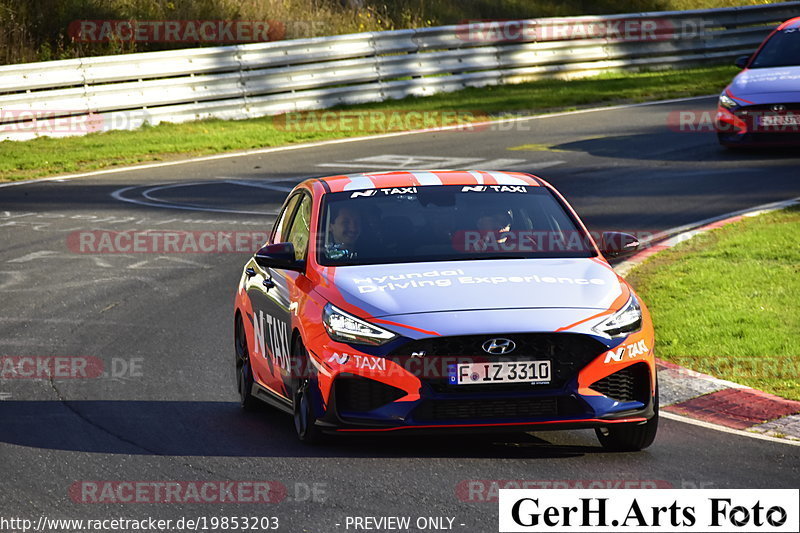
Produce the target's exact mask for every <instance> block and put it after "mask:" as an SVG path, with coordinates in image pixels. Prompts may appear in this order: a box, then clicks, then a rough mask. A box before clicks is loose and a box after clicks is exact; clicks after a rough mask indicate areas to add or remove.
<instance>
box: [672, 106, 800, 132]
mask: <svg viewBox="0 0 800 533" xmlns="http://www.w3.org/2000/svg"><path fill="white" fill-rule="evenodd" d="M667 127H668V128H669V129H670V130H672V131H674V132H678V133H713V132H720V133H738V132H745V131H746V132H755V133H800V114H795V113H791V112H786V111H747V112H737V113H731V112H730V111H709V110H708V109H682V110H679V111H671V112H670V113H669V114H668V115H667Z"/></svg>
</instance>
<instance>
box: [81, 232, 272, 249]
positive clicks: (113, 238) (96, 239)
mask: <svg viewBox="0 0 800 533" xmlns="http://www.w3.org/2000/svg"><path fill="white" fill-rule="evenodd" d="M268 238H269V234H267V233H266V232H263V231H183V230H176V231H170V230H150V229H148V230H141V231H109V230H85V231H74V232H72V233H70V234H69V235H67V248H69V250H70V251H71V252H73V253H77V254H128V253H137V254H145V253H152V254H188V253H194V254H197V253H206V254H220V253H253V252H255V251H256V250H258V249H259V248H261V247H262V246H263V245H264V243H265V242H266V240H267V239H268Z"/></svg>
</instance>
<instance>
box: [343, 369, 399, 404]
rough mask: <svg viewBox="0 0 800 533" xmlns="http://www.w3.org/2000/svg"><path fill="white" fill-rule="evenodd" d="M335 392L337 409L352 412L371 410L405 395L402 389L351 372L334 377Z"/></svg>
mask: <svg viewBox="0 0 800 533" xmlns="http://www.w3.org/2000/svg"><path fill="white" fill-rule="evenodd" d="M335 394H336V409H337V411H340V412H354V413H363V412H367V411H372V410H373V409H377V408H378V407H381V406H382V405H386V404H387V403H391V402H393V401H395V400H397V399H399V398H402V397H403V396H405V395H406V393H405V391H403V390H402V389H398V388H396V387H392V386H391V385H386V384H385V383H381V382H380V381H375V380H373V379H367V378H362V377H359V376H354V375H352V374H341V375H340V376H339V377H338V378H336V382H335Z"/></svg>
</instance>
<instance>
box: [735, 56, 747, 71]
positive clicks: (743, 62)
mask: <svg viewBox="0 0 800 533" xmlns="http://www.w3.org/2000/svg"><path fill="white" fill-rule="evenodd" d="M750 57H751V56H739V57H737V58H736V61H734V62H733V63H734V65H736V66H737V67H739V68H745V67H746V66H747V64H748V63H749V62H750Z"/></svg>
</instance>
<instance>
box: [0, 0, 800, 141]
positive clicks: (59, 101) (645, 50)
mask: <svg viewBox="0 0 800 533" xmlns="http://www.w3.org/2000/svg"><path fill="white" fill-rule="evenodd" d="M798 15H800V1H794V2H784V3H779V4H767V5H759V6H746V7H736V8H725V9H712V10H691V11H673V12H655V13H635V14H622V15H610V16H585V17H570V18H553V19H534V20H527V21H519V25H524V26H525V27H527V28H536V27H539V28H542V27H554V26H559V25H561V26H562V27H568V28H580V27H584V28H588V27H590V26H591V25H592V24H602V25H605V26H606V27H608V26H613V25H614V24H615V23H618V24H620V25H624V24H625V23H626V21H632V22H631V23H638V24H642V23H644V22H648V23H650V24H652V25H654V27H656V28H657V30H656V31H655V32H654V33H653V34H651V36H652V37H654V38H653V39H644V40H636V39H634V40H625V39H619V38H613V37H611V38H609V37H595V38H570V37H577V35H561V36H560V37H559V39H549V40H538V41H537V40H534V39H535V38H536V37H535V35H533V32H530V33H529V34H525V33H523V34H520V35H519V36H518V38H514V39H513V40H508V38H507V36H504V35H502V34H494V35H492V34H483V35H481V37H480V38H478V39H473V38H471V37H470V35H469V34H468V33H467V32H468V31H469V26H467V25H462V26H441V27H435V28H422V29H411V30H398V31H387V32H373V33H360V34H352V35H339V36H333V37H320V38H312V39H300V40H293V41H278V42H270V43H258V44H247V45H237V46H222V47H215V48H194V49H186V50H176V51H166V52H148V53H140V54H125V55H118V56H103V57H91V58H81V59H70V60H64V61H49V62H42V63H30V64H22V65H9V66H0V140H5V139H12V140H24V139H30V138H33V137H36V136H41V135H53V136H61V135H76V134H82V133H86V132H90V131H100V130H109V129H134V128H137V127H139V126H141V125H142V124H143V123H149V124H157V123H159V122H163V121H166V122H184V121H190V120H198V119H204V118H212V117H215V118H223V119H242V118H252V117H259V116H266V115H275V114H281V113H287V112H291V111H306V110H312V109H321V108H326V107H330V106H333V105H338V104H356V103H367V102H378V101H383V100H386V99H392V98H402V97H405V96H425V95H430V94H433V93H436V92H441V91H453V90H458V89H462V88H466V87H484V86H488V85H498V84H505V83H517V82H521V81H528V80H533V79H539V78H543V77H565V78H570V77H579V76H586V75H591V74H596V73H599V72H603V71H610V70H624V69H663V68H672V67H675V66H681V67H682V66H694V65H703V64H711V63H719V62H725V61H728V60H731V59H732V58H735V57H737V56H739V55H742V54H745V53H749V52H751V51H753V50H754V49H755V48H756V47H757V46H758V44H759V43H760V42H761V41H762V40H763V38H764V37H765V36H766V35H767V34H768V32H769V31H770V30H771V29H772V28H773V27H774V26H775V25H776V24H777V23H779V22H781V21H783V20H786V19H788V18H791V17H793V16H798ZM505 24H508V23H507V22H506V23H505ZM36 115H41V118H40V119H39V120H32V118H33V117H34V116H36ZM58 121H60V122H58Z"/></svg>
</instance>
